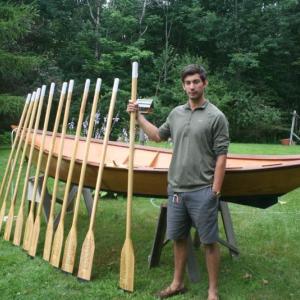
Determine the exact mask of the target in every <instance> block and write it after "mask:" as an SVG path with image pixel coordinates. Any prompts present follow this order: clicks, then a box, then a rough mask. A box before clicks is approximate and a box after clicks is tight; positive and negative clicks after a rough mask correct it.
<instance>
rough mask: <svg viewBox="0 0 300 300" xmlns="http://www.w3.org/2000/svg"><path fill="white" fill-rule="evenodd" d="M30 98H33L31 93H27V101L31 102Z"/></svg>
mask: <svg viewBox="0 0 300 300" xmlns="http://www.w3.org/2000/svg"><path fill="white" fill-rule="evenodd" d="M30 99H31V94H28V95H27V98H26V103H29V102H30Z"/></svg>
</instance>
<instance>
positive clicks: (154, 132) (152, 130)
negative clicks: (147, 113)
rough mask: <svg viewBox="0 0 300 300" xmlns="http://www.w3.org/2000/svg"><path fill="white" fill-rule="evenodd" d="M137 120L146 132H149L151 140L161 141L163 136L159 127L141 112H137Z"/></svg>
mask: <svg viewBox="0 0 300 300" xmlns="http://www.w3.org/2000/svg"><path fill="white" fill-rule="evenodd" d="M137 121H138V123H139V125H140V126H141V127H142V129H143V130H144V132H145V133H146V134H147V136H148V137H149V139H150V140H152V141H155V142H157V143H158V142H160V141H161V138H160V135H159V131H158V128H157V127H156V126H155V125H153V124H152V123H150V122H149V121H148V120H147V119H146V118H145V117H144V116H143V115H142V114H141V113H139V112H137Z"/></svg>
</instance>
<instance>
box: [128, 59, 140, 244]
mask: <svg viewBox="0 0 300 300" xmlns="http://www.w3.org/2000/svg"><path fill="white" fill-rule="evenodd" d="M137 68H138V66H137V63H133V71H132V82H131V101H132V102H133V103H135V102H136V98H137V77H138V73H137ZM135 123H136V113H135V112H134V113H131V114H130V134H129V158H128V185H127V216H126V238H128V239H129V238H130V235H131V212H132V195H133V167H134V166H133V162H134V142H135Z"/></svg>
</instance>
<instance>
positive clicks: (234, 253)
mask: <svg viewBox="0 0 300 300" xmlns="http://www.w3.org/2000/svg"><path fill="white" fill-rule="evenodd" d="M219 211H220V213H221V217H222V221H223V226H224V231H225V235H226V241H225V240H223V239H220V238H219V243H220V244H222V245H223V246H225V247H227V248H228V249H229V254H230V255H231V257H238V256H239V250H238V248H237V244H236V239H235V235H234V230H233V225H232V220H231V216H230V212H229V208H228V204H227V202H225V201H222V199H220V202H219ZM166 229H167V205H161V207H160V213H159V217H158V221H157V226H156V232H155V237H154V242H153V246H152V250H151V253H150V255H149V260H148V262H149V268H153V267H156V266H158V265H159V261H160V256H161V252H162V249H163V247H164V246H165V245H166V244H167V243H168V241H169V240H166V239H165V235H166ZM199 246H200V241H199V236H198V233H197V232H195V237H194V241H192V238H191V236H189V238H188V260H187V273H188V276H189V279H190V281H191V282H194V283H196V282H199V281H200V272H199V268H198V263H197V259H196V256H195V251H194V248H199Z"/></svg>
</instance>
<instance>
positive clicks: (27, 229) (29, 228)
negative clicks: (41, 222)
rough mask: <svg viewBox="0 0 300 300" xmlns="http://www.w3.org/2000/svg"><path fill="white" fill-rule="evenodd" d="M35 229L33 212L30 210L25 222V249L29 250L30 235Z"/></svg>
mask: <svg viewBox="0 0 300 300" xmlns="http://www.w3.org/2000/svg"><path fill="white" fill-rule="evenodd" d="M32 229H33V212H30V213H29V215H28V218H27V220H26V224H25V231H24V238H23V249H24V250H26V251H28V250H29V242H30V235H31V232H32Z"/></svg>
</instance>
